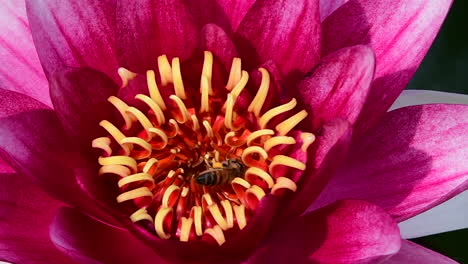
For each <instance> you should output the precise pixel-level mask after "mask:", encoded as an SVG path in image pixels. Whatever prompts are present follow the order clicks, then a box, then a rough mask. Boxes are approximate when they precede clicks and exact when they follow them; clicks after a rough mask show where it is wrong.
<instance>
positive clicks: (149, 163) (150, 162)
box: [143, 158, 158, 176]
mask: <svg viewBox="0 0 468 264" xmlns="http://www.w3.org/2000/svg"><path fill="white" fill-rule="evenodd" d="M157 163H158V160H157V159H155V158H151V159H149V160H148V161H147V162H146V164H145V166H144V167H143V172H145V173H148V174H151V173H150V172H151V168H152V167H153V166H154V165H156V164H157ZM151 176H154V175H153V174H151Z"/></svg>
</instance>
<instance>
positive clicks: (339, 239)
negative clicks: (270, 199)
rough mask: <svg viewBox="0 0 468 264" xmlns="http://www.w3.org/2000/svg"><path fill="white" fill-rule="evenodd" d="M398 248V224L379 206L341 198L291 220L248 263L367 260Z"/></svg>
mask: <svg viewBox="0 0 468 264" xmlns="http://www.w3.org/2000/svg"><path fill="white" fill-rule="evenodd" d="M399 248H400V231H399V230H398V226H397V225H396V223H395V221H394V220H393V219H392V218H391V217H390V216H389V215H388V214H387V213H386V212H385V211H384V210H383V209H381V208H380V207H378V206H375V205H373V204H370V203H367V202H364V201H357V200H343V201H339V202H336V203H334V204H332V205H329V206H327V207H324V208H321V209H319V210H317V211H314V212H311V213H308V214H305V215H303V216H301V217H299V218H297V219H296V220H293V221H292V222H291V223H289V224H288V225H287V226H285V227H284V228H283V230H281V231H279V232H277V233H275V234H274V235H273V236H272V237H271V238H270V239H268V241H266V244H265V246H264V247H262V248H261V249H260V250H258V253H257V254H256V255H254V256H253V257H252V258H251V259H250V260H249V262H248V263H249V264H253V263H324V264H325V263H333V264H356V263H359V264H366V263H369V264H371V263H380V262H379V261H382V260H385V259H386V258H388V257H389V256H391V255H393V254H395V253H397V252H398V250H399Z"/></svg>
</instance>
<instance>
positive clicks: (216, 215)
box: [208, 204, 229, 230]
mask: <svg viewBox="0 0 468 264" xmlns="http://www.w3.org/2000/svg"><path fill="white" fill-rule="evenodd" d="M208 210H209V211H210V213H211V215H212V216H213V219H214V220H215V221H216V223H217V224H218V225H219V227H221V229H223V230H227V229H228V228H229V227H228V224H227V222H226V220H225V219H224V217H223V215H222V214H221V211H220V210H219V206H218V205H217V204H212V205H210V206H208Z"/></svg>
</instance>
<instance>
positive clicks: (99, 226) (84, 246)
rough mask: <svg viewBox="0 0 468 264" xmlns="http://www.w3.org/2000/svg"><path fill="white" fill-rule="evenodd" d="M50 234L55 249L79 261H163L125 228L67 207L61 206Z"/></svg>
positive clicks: (154, 262)
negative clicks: (114, 226)
mask: <svg viewBox="0 0 468 264" xmlns="http://www.w3.org/2000/svg"><path fill="white" fill-rule="evenodd" d="M84 230H85V232H84ZM50 237H51V239H52V242H53V243H54V244H55V245H56V246H57V248H58V249H60V250H61V251H62V252H63V253H64V254H65V255H68V256H69V257H71V258H72V259H74V260H75V261H77V262H79V263H142V264H159V263H166V262H165V261H163V260H162V259H161V258H160V257H159V256H158V255H156V254H155V253H154V252H153V251H152V250H151V249H150V248H149V247H147V246H146V245H145V244H143V243H142V242H141V241H139V240H137V239H136V238H135V237H133V236H132V235H131V234H130V233H128V231H126V230H121V229H116V228H113V227H111V226H108V225H105V224H103V223H100V222H97V221H95V220H93V219H91V218H89V217H87V216H86V215H83V214H81V213H80V212H79V211H78V210H76V209H72V208H69V207H62V208H60V210H59V212H58V214H57V216H56V217H55V219H54V221H53V223H52V225H51V228H50Z"/></svg>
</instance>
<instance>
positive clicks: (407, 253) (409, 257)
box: [383, 240, 458, 264]
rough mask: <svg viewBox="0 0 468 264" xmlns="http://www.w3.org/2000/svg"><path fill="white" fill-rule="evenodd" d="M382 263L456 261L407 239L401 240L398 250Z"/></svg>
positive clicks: (439, 263)
mask: <svg viewBox="0 0 468 264" xmlns="http://www.w3.org/2000/svg"><path fill="white" fill-rule="evenodd" d="M383 263H384V264H408V263H411V264H427V263H437V264H456V263H458V262H456V261H454V260H451V259H449V258H447V257H446V256H443V255H441V254H439V253H437V252H434V251H432V250H430V249H427V248H425V247H422V246H420V245H418V244H416V243H413V242H411V241H408V240H402V241H401V249H400V251H399V252H398V253H397V254H395V255H393V256H392V257H391V258H390V259H389V260H387V261H385V262H383Z"/></svg>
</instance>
